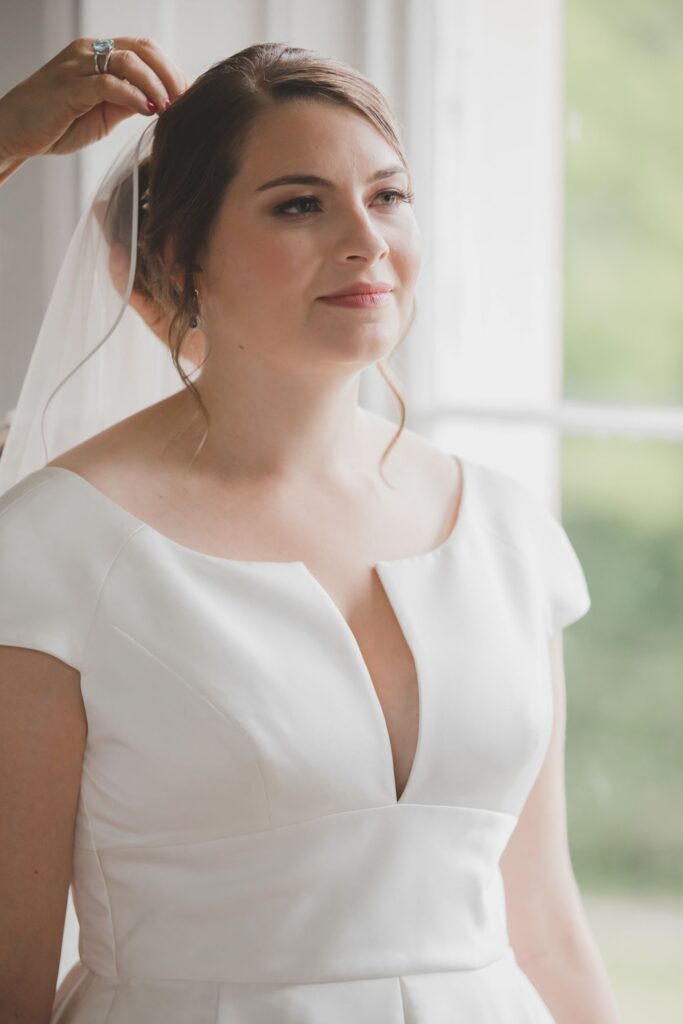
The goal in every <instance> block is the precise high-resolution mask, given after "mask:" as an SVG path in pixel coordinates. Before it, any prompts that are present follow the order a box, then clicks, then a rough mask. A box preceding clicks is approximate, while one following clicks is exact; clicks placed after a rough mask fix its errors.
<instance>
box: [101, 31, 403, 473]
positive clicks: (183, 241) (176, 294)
mask: <svg viewBox="0 0 683 1024" xmlns="http://www.w3.org/2000/svg"><path fill="white" fill-rule="evenodd" d="M295 99H296V100H302V99H305V100H313V101H320V100H323V101H327V102H331V103H337V104H341V105H342V106H345V107H347V108H349V109H351V110H354V111H356V112H358V113H360V114H362V115H363V116H365V117H366V118H367V119H368V120H369V121H370V122H371V123H372V124H373V125H374V126H375V127H376V128H377V129H378V130H379V131H380V132H381V133H382V135H383V136H384V138H385V139H386V140H387V142H388V143H389V144H390V145H391V147H392V148H393V149H394V151H395V152H396V154H397V155H398V157H399V159H400V160H401V162H402V163H403V165H404V166H405V167H406V169H407V165H408V161H407V159H406V155H405V152H404V149H403V145H402V143H401V141H400V138H399V133H398V128H397V125H396V122H395V120H394V117H393V115H392V113H391V110H390V109H389V106H388V104H387V101H386V100H385V98H384V97H383V95H382V93H381V92H380V91H379V90H378V89H377V87H376V86H375V85H374V84H373V83H372V82H371V81H369V79H367V78H365V77H364V76H363V75H362V74H361V73H360V72H358V71H357V70H355V69H354V68H352V67H350V66H349V65H347V64H345V63H344V62H342V61H340V60H338V59H337V58H334V57H326V56H323V55H321V54H319V53H317V52H316V51H313V50H307V49H301V48H299V47H293V46H287V45H286V44H283V43H258V44H255V45H253V46H249V47H247V48H246V49H244V50H241V51H240V52H239V53H235V54H233V55H232V56H231V57H228V58H227V60H223V61H219V62H218V63H217V64H214V65H212V66H211V67H210V68H209V69H208V70H207V71H205V72H204V73H203V74H202V75H200V76H199V77H198V78H197V79H196V80H195V81H194V82H193V84H192V85H191V86H190V87H189V89H187V90H186V92H184V93H183V94H182V95H181V96H180V97H179V98H178V99H176V100H175V102H174V103H173V104H172V105H171V106H170V107H169V108H168V109H167V110H165V111H164V112H163V113H162V114H161V115H160V116H159V118H158V121H157V124H156V127H155V130H154V141H153V145H152V150H151V153H150V155H149V157H148V158H147V159H146V160H144V161H142V162H141V163H140V166H139V173H140V182H139V184H140V210H139V213H140V217H139V224H140V226H139V233H138V263H137V272H136V279H135V288H136V289H138V290H139V291H141V292H142V293H143V294H145V295H148V296H151V297H152V298H154V299H156V300H157V302H159V303H160V304H161V306H162V308H163V310H164V311H165V312H166V314H167V315H168V316H169V317H170V327H169V332H168V346H169V349H170V352H171V356H172V359H173V363H174V365H175V367H176V369H177V371H178V373H179V375H180V377H181V379H182V381H183V383H184V384H185V386H186V387H188V388H189V389H191V390H192V391H193V393H194V397H195V400H196V401H197V403H198V405H199V406H200V407H201V410H202V411H203V414H204V417H205V420H206V424H207V426H206V430H205V432H204V436H203V437H202V440H201V441H200V443H199V446H198V448H197V450H196V451H195V455H194V456H193V460H194V458H196V456H197V454H198V453H199V451H201V448H202V446H203V444H204V442H205V440H206V437H207V433H208V427H209V416H208V411H207V410H206V407H205V406H204V403H203V402H202V400H201V397H200V396H199V393H198V392H197V389H196V388H195V386H194V384H193V383H192V381H191V380H190V379H189V377H188V375H187V374H186V373H185V371H184V370H183V368H182V366H181V365H180V362H179V356H180V355H181V354H182V346H183V342H184V340H185V338H186V336H187V333H188V331H189V330H190V327H191V321H192V318H193V316H195V314H196V313H197V306H196V298H195V295H194V288H195V274H197V272H199V271H200V270H201V266H200V262H199V261H200V256H201V253H202V249H203V247H204V246H205V245H206V243H207V240H208V238H209V235H210V231H211V227H212V225H213V223H214V220H215V218H216V216H217V213H218V210H219V208H220V206H221V203H222V200H223V197H224V194H225V191H226V189H227V188H228V186H229V185H230V182H231V181H232V180H233V178H234V177H235V176H236V174H237V173H238V170H239V166H240V158H241V154H242V152H243V150H244V148H245V145H246V143H247V141H248V139H249V137H250V135H251V133H252V132H253V131H257V130H258V119H259V115H261V114H262V113H264V112H265V111H267V110H269V109H271V108H272V107H273V106H275V105H279V104H283V103H286V102H287V101H288V100H295ZM130 187H131V182H130V179H128V180H127V181H126V182H124V183H123V184H122V186H120V188H119V191H118V193H117V194H115V195H114V196H113V197H112V203H111V204H110V208H109V211H108V214H107V221H108V222H109V224H110V226H111V225H113V224H114V223H115V221H116V215H117V214H116V210H117V206H118V208H119V209H121V208H128V207H127V204H126V199H127V200H128V203H129V202H130ZM126 192H127V193H128V194H127V195H126ZM117 196H118V198H119V199H120V203H118V204H117V201H116V200H117ZM115 233H116V231H115V229H114V234H115ZM170 263H172V264H173V267H174V269H175V271H176V275H175V276H176V279H177V278H180V279H181V280H182V284H181V285H178V284H177V283H176V280H174V277H173V276H172V275H171V266H170V265H169V264H170ZM178 271H179V272H180V273H177V272H178ZM414 318H415V305H413V311H412V316H411V319H410V323H409V324H408V327H407V328H406V330H405V331H404V332H403V334H402V336H401V337H400V338H399V339H398V340H397V344H396V346H395V347H394V349H393V351H392V354H393V352H395V351H396V349H397V348H398V346H399V345H400V344H401V343H402V341H403V340H404V338H405V337H406V335H407V333H408V331H409V330H410V327H411V326H412V323H413V320H414ZM377 366H378V369H379V371H380V373H381V374H382V377H383V378H384V380H385V381H386V383H387V384H388V386H389V388H390V389H391V391H392V392H393V394H394V395H395V397H396V399H397V401H398V403H399V406H400V410H401V416H400V425H399V428H398V431H397V433H396V434H395V435H394V437H393V439H392V441H391V442H390V444H389V445H388V447H387V448H386V450H385V451H384V453H383V455H382V459H381V460H380V472H381V466H382V463H383V462H384V459H386V457H387V455H388V454H389V451H390V450H391V448H392V447H393V446H394V445H395V444H396V442H397V441H398V438H399V437H400V435H401V432H402V430H403V427H404V424H405V402H404V400H403V397H402V395H401V392H400V389H399V387H398V384H397V382H396V381H395V380H393V379H392V374H391V371H390V370H389V369H388V368H387V367H386V366H384V365H382V361H381V360H380V361H379V362H378V363H377Z"/></svg>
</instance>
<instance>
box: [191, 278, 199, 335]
mask: <svg viewBox="0 0 683 1024" xmlns="http://www.w3.org/2000/svg"><path fill="white" fill-rule="evenodd" d="M193 291H194V298H195V302H196V304H197V312H196V313H195V314H194V315H193V316H192V317H191V318H190V327H191V328H192V330H193V331H196V330H197V328H198V327H199V325H200V323H201V318H200V316H199V292H198V291H197V289H196V288H194V289H193Z"/></svg>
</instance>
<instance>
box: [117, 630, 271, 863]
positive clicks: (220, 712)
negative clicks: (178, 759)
mask: <svg viewBox="0 0 683 1024" xmlns="http://www.w3.org/2000/svg"><path fill="white" fill-rule="evenodd" d="M110 628H111V629H114V630H116V632H117V633H121V634H122V635H123V636H125V637H127V638H128V639H129V640H130V641H131V642H132V643H134V644H135V645H136V646H137V647H140V648H141V649H142V650H143V651H145V652H146V653H147V654H148V655H149V657H150V658H152V659H153V660H154V661H156V662H157V663H158V664H159V665H163V667H164V668H165V669H166V671H167V672H170V673H171V675H172V676H174V677H175V678H176V679H178V680H179V681H180V682H181V683H182V684H183V686H185V687H186V689H188V690H189V691H190V692H191V693H192V694H193V696H194V697H196V698H197V699H198V700H201V701H203V702H204V703H205V704H208V706H209V707H210V708H211V709H212V710H213V711H215V712H216V714H218V715H220V716H221V718H223V719H224V720H225V721H227V722H229V723H230V724H231V725H232V724H234V725H235V726H236V727H237V729H238V730H239V732H240V734H241V735H242V736H244V737H246V740H247V742H248V744H249V747H250V748H251V751H252V754H253V757H254V761H255V762H256V767H257V769H258V773H259V776H260V779H261V788H262V789H263V798H264V800H265V805H266V817H267V820H268V828H270V826H272V823H273V816H272V814H271V810H270V800H269V797H268V789H267V787H266V780H265V776H264V774H263V766H262V765H261V758H260V755H259V751H258V747H257V746H256V744H255V742H254V740H253V739H252V737H251V736H250V735H249V733H248V732H247V730H246V729H245V728H244V726H243V725H242V724H241V722H239V721H238V720H237V719H235V718H230V716H229V715H227V714H226V713H225V712H224V711H223V710H222V709H221V708H219V707H217V706H216V705H215V704H214V703H213V701H211V700H209V698H208V697H206V696H205V695H204V694H203V693H200V692H199V691H198V690H197V689H196V687H194V686H193V685H192V683H190V682H188V680H187V679H186V678H185V676H182V675H181V674H180V673H179V672H176V670H175V669H174V668H171V666H170V665H167V664H166V662H165V661H163V659H162V658H160V657H159V655H158V654H155V653H154V651H151V650H150V649H149V647H147V646H146V644H143V643H142V642H141V641H140V640H137V639H136V638H135V637H134V636H131V634H130V633H128V632H126V630H125V629H121V627H120V626H117V625H115V624H114V623H113V622H112V623H110ZM259 831H263V830H259ZM249 834H250V833H247V835H249ZM169 845H174V844H173V843H171V844H169Z"/></svg>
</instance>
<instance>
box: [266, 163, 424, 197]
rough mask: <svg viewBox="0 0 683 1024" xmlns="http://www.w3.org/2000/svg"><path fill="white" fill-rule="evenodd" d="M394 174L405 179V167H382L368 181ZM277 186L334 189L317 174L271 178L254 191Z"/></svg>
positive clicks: (332, 183) (330, 183) (325, 179)
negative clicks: (306, 186)
mask: <svg viewBox="0 0 683 1024" xmlns="http://www.w3.org/2000/svg"><path fill="white" fill-rule="evenodd" d="M394 174H405V175H406V177H407V176H408V172H407V171H406V169H405V167H401V166H400V165H396V166H394V167H384V168H382V170H381V171H375V173H374V174H373V175H372V177H371V178H370V179H369V181H370V182H372V181H379V179H380V178H391V177H392V176H393V175H394ZM278 185H317V186H318V187H319V188H335V185H334V182H332V181H328V180H327V178H319V177H318V175H317V174H283V175H281V177H279V178H273V180H272V181H266V182H264V184H263V185H259V187H258V188H257V189H255V191H256V192H263V191H265V189H267V188H276V187H277V186H278Z"/></svg>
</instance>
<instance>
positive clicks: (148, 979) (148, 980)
mask: <svg viewBox="0 0 683 1024" xmlns="http://www.w3.org/2000/svg"><path fill="white" fill-rule="evenodd" d="M509 949H510V947H509V946H508V947H507V948H506V949H505V952H504V953H502V954H501V955H500V956H497V957H496V958H495V959H494V960H489V961H488V962H487V963H485V964H479V966H478V967H446V968H439V969H438V970H435V971H430V970H426V971H401V973H400V974H392V973H389V974H358V975H348V974H345V975H344V977H343V978H323V979H320V978H313V979H311V978H307V979H306V980H304V981H302V980H294V981H292V980H289V979H288V980H287V981H282V980H280V981H262V980H257V981H230V980H227V979H225V978H180V977H178V976H177V975H175V974H174V975H173V977H172V978H157V977H155V976H153V975H147V974H146V975H144V977H142V978H130V977H127V976H126V975H125V974H123V975H118V976H117V977H115V978H110V977H108V976H107V975H106V974H97V972H96V971H93V970H92V968H91V967H88V965H87V964H86V967H88V970H89V971H91V972H92V973H93V974H96V975H97V977H99V978H104V980H105V981H115V982H120V983H125V984H126V985H149V984H168V985H175V984H180V985H182V984H186V985H216V986H217V987H218V988H219V990H220V989H221V988H225V987H229V986H233V987H235V988H236V987H237V986H238V985H241V986H243V987H245V988H246V987H248V986H250V985H251V986H252V987H254V988H255V987H258V988H262V989H267V988H269V987H270V988H281V987H282V986H283V985H288V986H291V987H292V988H294V987H299V986H304V985H339V984H340V983H345V982H347V981H390V980H391V979H392V978H396V979H397V980H399V981H400V979H401V978H422V977H424V976H425V975H432V974H470V973H473V972H475V971H485V970H487V969H488V968H490V967H493V966H495V964H497V963H500V962H501V961H503V960H505V959H506V958H507V957H508V956H509V952H508V951H509ZM525 977H526V975H525ZM118 987H119V986H118V985H117V988H118ZM218 995H220V991H219V993H218ZM105 1024H106V1021H105Z"/></svg>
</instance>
